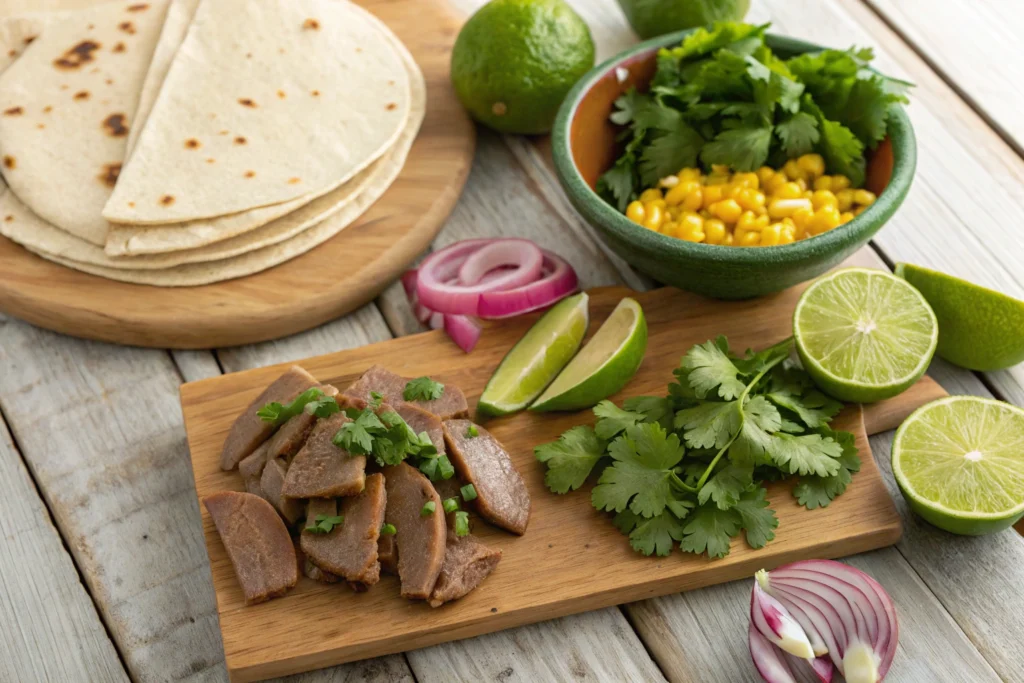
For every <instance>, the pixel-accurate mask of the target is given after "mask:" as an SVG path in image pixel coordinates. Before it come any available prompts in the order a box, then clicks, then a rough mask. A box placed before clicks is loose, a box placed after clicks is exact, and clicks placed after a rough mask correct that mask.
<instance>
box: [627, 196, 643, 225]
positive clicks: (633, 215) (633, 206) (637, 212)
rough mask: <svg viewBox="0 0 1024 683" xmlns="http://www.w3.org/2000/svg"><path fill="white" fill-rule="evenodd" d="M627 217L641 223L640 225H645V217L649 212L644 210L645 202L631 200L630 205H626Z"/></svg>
mask: <svg viewBox="0 0 1024 683" xmlns="http://www.w3.org/2000/svg"><path fill="white" fill-rule="evenodd" d="M626 218H628V219H629V220H631V221H633V222H634V223H639V224H640V225H643V224H644V219H645V218H647V212H646V211H645V210H644V205H643V202H641V201H634V202H630V203H629V206H627V207H626Z"/></svg>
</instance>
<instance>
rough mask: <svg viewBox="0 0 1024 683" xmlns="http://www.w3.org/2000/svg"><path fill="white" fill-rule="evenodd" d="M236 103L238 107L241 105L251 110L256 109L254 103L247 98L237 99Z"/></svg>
mask: <svg viewBox="0 0 1024 683" xmlns="http://www.w3.org/2000/svg"><path fill="white" fill-rule="evenodd" d="M238 103H239V104H240V105H242V106H243V107H250V108H252V109H255V108H256V103H255V102H254V101H253V100H252V99H250V98H248V97H239V98H238Z"/></svg>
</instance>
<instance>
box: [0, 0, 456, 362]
mask: <svg viewBox="0 0 1024 683" xmlns="http://www.w3.org/2000/svg"><path fill="white" fill-rule="evenodd" d="M356 2H357V3H358V4H360V5H362V6H363V7H365V8H366V9H368V10H369V11H371V12H373V13H374V14H375V15H376V16H377V17H378V18H380V19H381V20H382V21H384V23H386V24H387V25H388V26H389V27H390V28H391V29H392V30H393V31H394V32H395V33H396V34H397V35H398V37H399V38H400V39H401V40H402V41H403V42H404V43H405V45H406V47H408V48H409V51H410V52H412V55H413V57H415V59H416V61H417V63H418V64H419V66H420V68H421V69H422V70H423V75H424V77H425V79H426V82H427V112H426V118H425V119H424V121H423V126H422V128H421V129H420V133H419V137H417V139H416V142H415V144H414V145H413V148H412V150H411V152H410V154H409V158H408V160H407V161H406V164H405V167H404V168H403V169H402V172H401V174H400V175H399V176H398V178H397V179H396V180H395V182H394V184H393V185H392V186H391V187H390V188H389V189H388V191H387V192H386V193H385V194H384V196H383V197H381V198H380V199H379V200H378V201H377V203H376V204H374V205H373V206H371V207H370V209H369V210H368V211H367V212H366V213H365V214H363V215H362V216H361V217H360V218H359V219H358V220H357V221H356V222H354V223H353V224H352V225H350V226H348V227H347V228H345V229H344V230H342V231H341V232H340V233H339V234H338V235H336V236H335V237H334V238H332V239H330V240H328V241H327V242H325V243H324V244H322V245H320V246H319V247H317V248H315V249H313V250H311V251H309V252H307V253H306V254H303V255H302V256H299V257H297V258H295V259H292V260H291V261H288V262H287V263H283V264H281V265H279V266H276V267H274V268H271V269H269V270H265V271H263V272H260V273H256V274H255V275H250V276H248V277H244V278H239V279H236V280H228V281H225V282H218V283H216V284H212V285H205V286H201V287H176V288H164V287H151V286H147V285H134V284H128V283H123V282H115V281H112V280H106V279H103V278H100V277H96V276H93V275H88V274H86V273H80V272H78V271H75V270H71V269H69V268H64V267H62V266H59V265H56V264H54V263H51V262H49V261H46V260H44V259H42V258H39V257H37V256H35V255H34V254H31V253H30V252H28V251H26V250H25V249H23V248H22V247H20V246H18V245H16V244H14V243H13V242H11V241H9V240H7V239H5V238H3V237H0V311H2V312H4V313H8V314H10V315H13V316H15V317H18V318H22V319H24V320H27V321H28V322H30V323H33V324H35V325H39V326H40V327H46V328H49V329H51V330H56V331H58V332H63V333H66V334H70V335H74V336H77V337H87V338H90V339H99V340H102V341H109V342H115V343H118V344H130V345H136V346H155V347H160V348H177V349H189V348H212V347H220V346H234V345H239V344H250V343H253V342H258V341H264V340H267V339H276V338H279V337H283V336H286V335H289V334H294V333H296V332H301V331H302V330H307V329H309V328H311V327H315V326H317V325H320V324H322V323H324V322H325V321H328V320H331V319H333V318H337V317H338V316H341V315H344V314H345V313H348V312H349V311H352V310H354V309H356V308H358V307H359V306H362V305H363V304H365V303H366V302H368V301H370V300H371V299H373V298H374V297H375V296H376V295H377V294H378V293H379V292H380V291H381V290H383V289H384V288H385V287H386V286H387V285H388V284H389V283H391V282H392V281H394V280H395V279H396V278H397V277H398V276H399V275H400V274H401V273H402V271H403V270H404V269H405V268H407V267H408V266H409V264H410V263H412V262H413V260H414V259H415V258H416V257H417V256H418V255H419V254H420V253H422V252H423V251H424V250H425V249H426V248H427V246H428V245H429V244H430V242H431V240H433V238H434V236H435V235H437V233H438V232H439V231H440V229H441V226H442V224H443V223H444V221H445V219H446V218H447V217H448V214H449V213H450V212H451V210H452V208H453V207H454V205H455V202H456V200H457V199H458V197H459V193H460V192H461V190H462V187H463V185H464V184H465V182H466V177H467V176H468V174H469V168H470V165H471V164H472V160H473V150H474V147H475V143H476V136H475V129H474V127H473V123H472V122H471V121H470V119H469V117H468V116H467V114H466V113H465V111H464V110H463V108H462V106H461V105H460V104H459V101H458V99H457V98H456V96H455V92H454V90H453V89H452V86H451V82H450V80H449V77H448V64H449V61H450V56H451V48H452V44H453V43H454V42H455V36H456V35H457V33H458V28H459V25H460V20H459V19H458V18H457V17H456V16H455V15H454V13H453V12H452V10H451V9H450V8H449V7H448V5H447V2H446V0H356Z"/></svg>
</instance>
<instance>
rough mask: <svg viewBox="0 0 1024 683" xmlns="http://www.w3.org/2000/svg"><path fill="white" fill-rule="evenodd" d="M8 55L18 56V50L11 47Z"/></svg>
mask: <svg viewBox="0 0 1024 683" xmlns="http://www.w3.org/2000/svg"><path fill="white" fill-rule="evenodd" d="M7 56H8V57H17V56H18V51H17V50H15V49H14V48H11V49H10V50H8V51H7Z"/></svg>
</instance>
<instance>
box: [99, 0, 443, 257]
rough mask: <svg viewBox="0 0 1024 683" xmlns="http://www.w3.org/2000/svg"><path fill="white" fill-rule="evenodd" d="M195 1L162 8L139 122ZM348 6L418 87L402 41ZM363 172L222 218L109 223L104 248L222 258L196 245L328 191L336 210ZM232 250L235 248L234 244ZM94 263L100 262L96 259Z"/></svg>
mask: <svg viewBox="0 0 1024 683" xmlns="http://www.w3.org/2000/svg"><path fill="white" fill-rule="evenodd" d="M198 2H199V0H173V2H172V5H171V7H170V9H168V12H167V23H166V24H165V25H164V31H163V33H162V34H161V36H160V42H159V44H158V45H157V47H156V51H155V53H154V56H153V63H152V64H151V65H150V69H149V74H147V76H146V83H145V85H143V88H142V95H141V97H140V100H139V111H138V114H137V116H138V117H139V119H140V120H142V118H141V117H142V116H143V115H144V113H146V112H148V111H150V110H151V108H152V106H153V100H154V99H155V98H156V97H157V94H158V93H159V91H160V87H161V85H162V83H163V80H164V77H165V75H166V73H167V70H168V68H169V66H170V62H171V60H172V59H173V57H174V54H175V52H176V51H177V49H178V47H179V46H180V44H181V42H182V40H184V37H185V29H187V21H188V20H189V19H190V18H191V15H192V14H194V12H195V8H196V5H197V4H198ZM352 10H353V11H354V12H355V13H357V14H361V15H363V16H364V17H365V18H366V19H367V20H368V21H370V23H372V24H373V25H374V26H375V27H376V28H377V29H378V31H379V32H380V34H383V35H382V36H380V37H383V38H384V39H385V40H386V41H387V42H388V43H389V44H390V45H392V46H393V47H394V49H395V50H396V52H397V53H398V54H399V56H400V58H401V59H402V61H403V64H406V65H408V64H410V63H411V64H412V67H411V68H410V67H408V66H407V67H406V68H407V71H408V73H409V79H410V84H411V85H410V88H411V87H412V80H413V79H417V78H418V79H419V83H418V84H416V85H417V87H422V79H423V77H422V74H421V73H420V72H419V68H418V67H416V65H415V62H413V61H412V57H411V56H410V55H409V54H408V51H407V50H406V49H405V46H404V45H402V43H401V41H400V40H399V39H398V38H397V37H396V36H395V35H394V33H392V32H391V30H390V29H389V28H387V27H386V26H385V25H384V24H383V23H381V22H380V20H378V19H377V18H376V17H374V16H373V15H372V14H370V13H369V12H366V11H365V10H363V9H362V8H360V7H358V6H355V5H353V6H352ZM182 24H186V26H185V27H184V28H183V27H182ZM410 92H411V90H410ZM403 125H404V124H403ZM131 148H132V146H131V137H130V136H129V150H131ZM129 154H130V151H129ZM365 175H366V173H365V170H364V171H361V172H360V173H358V174H356V176H354V177H353V178H352V179H350V180H349V181H347V182H343V179H341V178H339V179H338V180H337V182H336V183H334V184H332V185H330V186H327V187H323V188H320V189H319V190H318V191H315V192H311V193H309V194H306V195H303V196H301V197H299V198H297V199H293V200H290V201H287V202H282V203H279V204H273V205H271V206H264V207H260V208H257V209H251V210H249V211H243V212H240V213H234V214H230V215H227V216H219V217H216V218H209V219H201V220H197V221H189V222H185V223H171V224H168V225H147V226H142V225H127V224H117V223H113V224H111V225H110V230H109V231H108V233H107V242H106V252H107V254H108V255H109V256H136V255H143V254H168V253H169V252H185V251H194V252H196V253H197V254H198V255H199V256H202V257H203V258H194V257H191V256H187V257H183V256H179V257H170V256H168V259H167V260H164V261H161V262H162V263H171V262H172V261H173V262H176V263H195V262H199V261H202V260H210V257H209V256H208V255H207V254H214V253H216V254H218V256H216V258H225V257H226V255H227V250H226V249H220V250H217V249H212V250H205V249H202V247H205V246H207V245H212V244H215V243H216V242H220V241H223V240H228V239H231V238H233V237H235V236H238V235H243V234H245V233H248V232H250V231H253V230H256V229H257V228H260V227H261V226H263V225H266V224H268V223H269V222H271V221H274V220H276V219H279V218H281V217H282V216H285V215H287V214H290V213H292V212H293V211H296V210H298V209H299V208H300V207H302V206H304V205H305V204H306V203H308V202H310V201H313V200H314V199H316V198H318V197H321V196H323V197H326V196H328V193H329V195H330V199H329V200H328V201H330V202H331V203H332V204H337V205H338V208H341V206H343V205H344V202H346V201H350V200H351V198H353V197H354V196H355V195H356V193H358V192H359V191H361V189H362V186H363V185H362V183H361V182H360V181H363V182H365ZM260 246H265V245H264V244H262V243H261V240H260V239H258V238H257V237H256V236H253V242H252V246H251V247H250V250H251V249H256V248H258V247H260ZM233 253H241V252H239V251H238V250H237V248H236V249H234V251H233ZM91 262H93V261H91ZM97 265H105V264H102V263H100V264H97ZM127 267H130V266H127ZM161 267H167V266H161Z"/></svg>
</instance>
